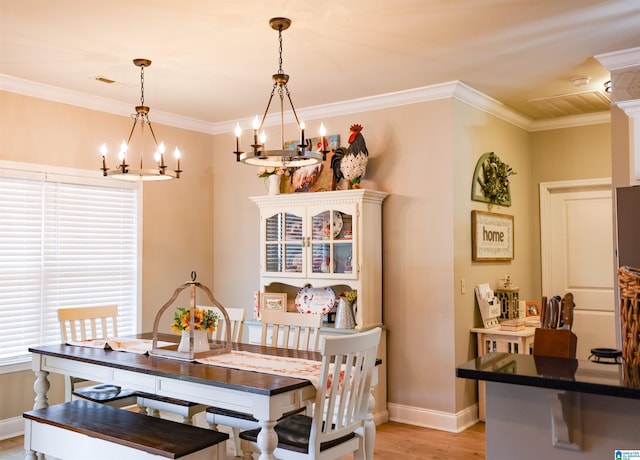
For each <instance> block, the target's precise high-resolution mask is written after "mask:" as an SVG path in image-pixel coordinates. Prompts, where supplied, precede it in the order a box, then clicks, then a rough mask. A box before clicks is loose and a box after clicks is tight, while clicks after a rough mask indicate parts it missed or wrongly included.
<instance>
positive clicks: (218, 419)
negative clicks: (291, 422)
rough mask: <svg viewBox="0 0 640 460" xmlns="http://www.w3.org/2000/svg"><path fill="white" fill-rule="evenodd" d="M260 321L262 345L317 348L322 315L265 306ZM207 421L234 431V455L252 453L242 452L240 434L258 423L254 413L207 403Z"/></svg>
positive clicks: (296, 411) (216, 427)
mask: <svg viewBox="0 0 640 460" xmlns="http://www.w3.org/2000/svg"><path fill="white" fill-rule="evenodd" d="M260 321H261V322H262V333H261V337H260V344H261V345H262V346H271V347H280V348H290V349H297V350H312V351H317V347H318V342H319V338H320V327H321V326H322V315H320V314H303V313H291V312H281V311H277V310H264V311H263V312H262V314H261V316H260ZM304 410H305V409H304V408H301V409H298V410H295V411H293V412H290V413H287V414H285V416H289V415H293V414H296V413H298V412H301V411H304ZM207 423H208V424H209V426H210V427H211V429H214V430H217V429H218V425H224V426H228V427H230V428H231V432H232V434H233V453H234V455H235V456H236V457H238V456H243V455H244V454H247V455H250V454H249V453H248V452H244V454H243V449H242V447H241V440H240V437H239V434H240V431H241V430H251V429H254V428H257V427H258V420H256V419H255V418H254V417H253V415H251V414H247V413H244V412H238V411H233V410H227V409H221V408H218V407H208V408H207Z"/></svg>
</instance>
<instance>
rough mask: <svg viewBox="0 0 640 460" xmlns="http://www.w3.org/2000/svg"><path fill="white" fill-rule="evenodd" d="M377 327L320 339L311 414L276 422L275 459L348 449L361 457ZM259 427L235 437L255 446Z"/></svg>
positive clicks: (334, 455)
mask: <svg viewBox="0 0 640 460" xmlns="http://www.w3.org/2000/svg"><path fill="white" fill-rule="evenodd" d="M380 334H381V329H380V328H379V327H377V328H375V329H371V330H369V331H367V332H361V333H356V334H349V335H334V336H324V337H322V341H321V345H320V353H321V354H322V366H321V368H320V378H319V381H318V388H317V392H316V399H315V408H314V411H313V414H312V415H310V416H309V415H304V414H296V415H293V416H291V417H286V418H283V419H282V420H280V421H279V422H278V423H277V424H276V426H275V430H276V433H277V434H278V445H277V447H276V449H275V451H274V453H273V454H274V455H275V457H276V458H279V459H283V460H294V459H295V460H298V459H314V460H315V459H337V458H340V457H342V456H343V455H346V454H348V453H350V452H353V453H354V456H355V458H358V459H364V448H365V447H364V446H365V443H364V435H365V429H364V424H365V420H366V417H367V410H368V409H367V407H368V402H369V395H370V391H371V381H372V376H373V370H374V366H375V362H376V352H377V349H378V343H379V342H380ZM259 433H260V428H257V429H253V430H248V431H243V432H241V433H240V438H241V439H243V440H246V441H249V442H251V443H252V445H253V446H254V447H257V442H258V434H259Z"/></svg>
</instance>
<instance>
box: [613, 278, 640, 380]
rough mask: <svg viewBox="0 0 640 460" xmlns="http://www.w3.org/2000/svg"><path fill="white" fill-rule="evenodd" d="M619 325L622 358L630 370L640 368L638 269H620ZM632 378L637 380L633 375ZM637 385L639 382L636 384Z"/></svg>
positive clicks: (639, 292) (639, 291)
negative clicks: (620, 329)
mask: <svg viewBox="0 0 640 460" xmlns="http://www.w3.org/2000/svg"><path fill="white" fill-rule="evenodd" d="M618 286H620V323H621V326H622V357H623V358H624V360H625V363H626V365H627V366H628V367H630V368H631V369H634V368H635V369H637V368H638V367H640V269H638V268H631V267H620V268H619V269H618ZM635 374H636V375H635V376H632V378H634V379H637V378H638V375H637V373H635ZM636 383H639V384H640V382H636Z"/></svg>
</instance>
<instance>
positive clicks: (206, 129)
mask: <svg viewBox="0 0 640 460" xmlns="http://www.w3.org/2000/svg"><path fill="white" fill-rule="evenodd" d="M637 50H639V51H640V48H637ZM611 54H617V53H611ZM0 90H5V91H9V92H13V93H19V94H23V95H25V96H31V97H36V98H40V99H45V100H49V101H54V102H60V103H63V104H69V105H74V106H77V107H83V108H86V109H90V110H97V111H100V112H106V113H111V114H113V115H119V116H127V117H128V116H129V115H123V114H128V113H130V112H131V105H130V104H126V103H124V102H120V101H116V100H113V99H108V98H104V97H99V96H93V95H90V94H85V93H81V92H78V91H73V90H69V89H64V88H59V87H56V86H52V85H46V84H43V83H36V82H33V81H30V80H24V79H21V78H17V77H13V76H10V75H5V74H0ZM448 98H454V99H457V100H459V101H462V102H464V103H466V104H469V105H471V106H473V107H476V108H477V109H479V110H481V111H483V112H486V113H488V114H491V115H494V116H496V117H497V118H500V119H502V120H504V121H506V122H508V123H511V124H513V125H515V126H517V127H520V128H522V129H524V130H526V131H530V132H534V131H544V130H549V129H561V128H569V127H575V126H584V125H591V124H599V123H609V122H610V120H611V117H610V113H609V112H601V113H597V114H585V115H577V116H570V117H561V118H553V119H547V120H532V119H531V118H529V117H526V116H524V115H522V114H521V113H519V112H516V111H515V110H513V109H511V108H509V107H507V106H505V105H504V104H503V103H501V102H500V101H497V100H495V99H493V98H491V97H489V96H487V95H486V94H484V93H481V92H480V91H478V90H475V89H473V88H471V87H470V86H468V85H466V84H465V83H462V82H460V81H450V82H445V83H439V84H436V85H430V86H422V87H419V88H412V89H407V90H403V91H395V92H391V93H385V94H379V95H376V96H369V97H363V98H359V99H351V100H347V101H340V102H332V103H329V104H323V105H318V106H312V107H306V108H302V109H299V110H298V115H299V117H300V118H302V119H304V120H317V119H323V118H329V117H335V116H341V115H350V114H355V113H362V112H369V111H372V110H381V109H387V108H391V107H399V106H404V105H410V104H418V103H422V102H428V101H435V100H440V99H448ZM284 120H285V123H293V122H294V117H293V113H292V112H291V111H288V112H285V113H284ZM153 121H154V123H160V124H164V125H168V126H174V127H177V128H182V129H187V130H190V131H197V132H201V133H206V134H214V135H215V134H225V133H232V132H233V130H234V128H235V126H236V124H237V123H240V124H241V125H249V126H250V125H251V123H252V122H253V118H241V119H235V120H228V121H222V122H216V123H211V122H207V121H203V120H197V119H194V118H189V117H185V116H182V115H177V114H173V113H169V112H163V111H156V110H154V112H153ZM279 123H280V114H269V115H267V118H266V119H265V126H276V125H278V124H279Z"/></svg>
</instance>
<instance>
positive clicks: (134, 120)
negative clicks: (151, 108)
mask: <svg viewBox="0 0 640 460" xmlns="http://www.w3.org/2000/svg"><path fill="white" fill-rule="evenodd" d="M139 116H140V115H138V114H136V116H135V117H133V126H132V127H131V131H130V132H129V137H128V138H127V147H129V143H130V142H131V137H132V136H133V132H134V130H135V129H136V124H137V123H138V117H139Z"/></svg>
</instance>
